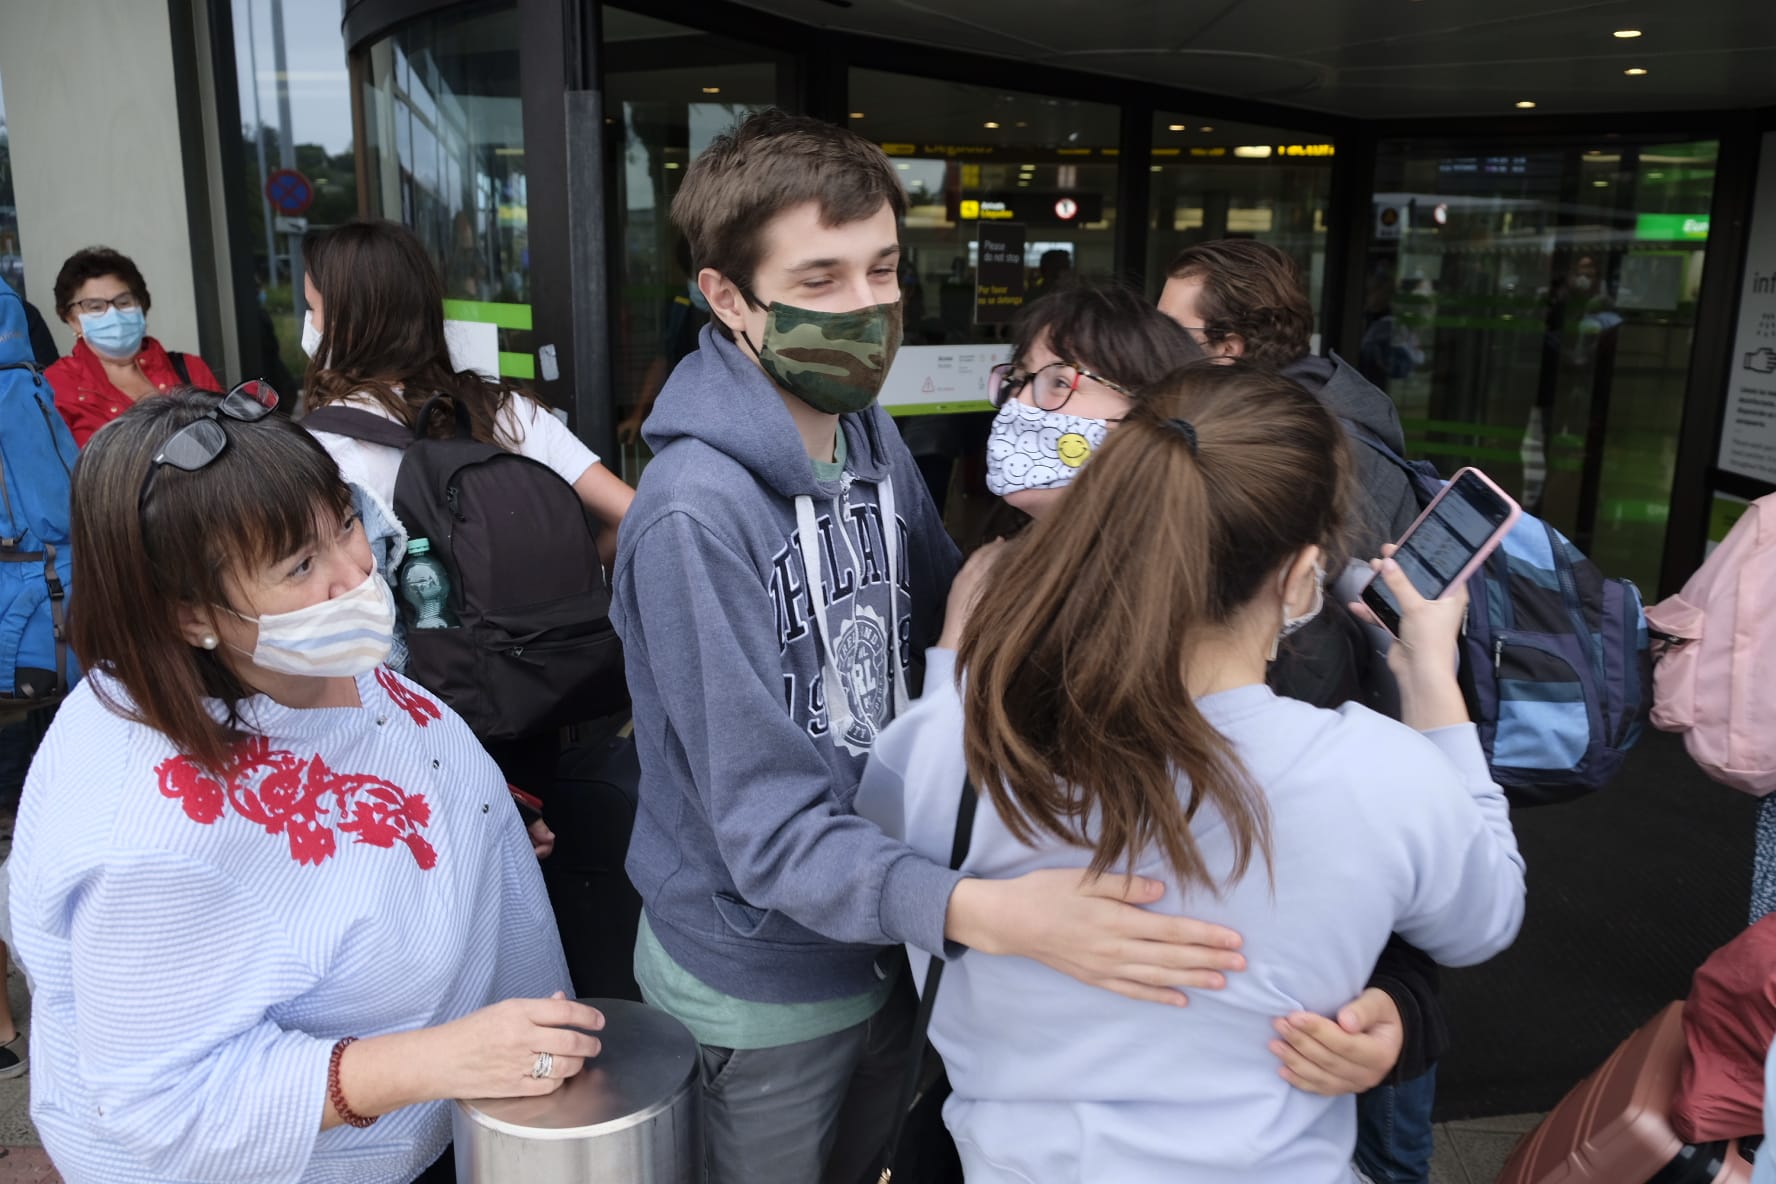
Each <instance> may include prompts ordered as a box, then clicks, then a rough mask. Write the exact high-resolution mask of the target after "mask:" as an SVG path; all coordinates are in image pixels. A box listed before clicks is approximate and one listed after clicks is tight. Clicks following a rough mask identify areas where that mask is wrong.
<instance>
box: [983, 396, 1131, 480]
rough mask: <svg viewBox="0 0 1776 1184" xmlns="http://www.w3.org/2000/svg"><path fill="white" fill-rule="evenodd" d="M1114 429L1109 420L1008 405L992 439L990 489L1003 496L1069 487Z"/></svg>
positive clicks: (995, 421)
mask: <svg viewBox="0 0 1776 1184" xmlns="http://www.w3.org/2000/svg"><path fill="white" fill-rule="evenodd" d="M1109 430H1110V421H1109V420H1107V419H1089V418H1087V417H1086V416H1083V415H1067V414H1065V413H1063V412H1060V411H1044V410H1043V409H1042V408H1040V407H1032V406H1030V405H1029V404H1028V403H1024V402H1020V401H1019V400H1017V399H1010V400H1007V401H1006V404H1005V406H1003V407H1001V408H999V414H998V415H995V416H994V417H993V429H992V431H991V432H990V433H989V434H988V436H987V488H988V489H990V490H992V491H993V493H995V494H996V495H998V496H999V497H1004V496H1005V495H1006V494H1008V493H1016V492H1018V491H1019V490H1022V489H1059V488H1061V487H1062V486H1065V485H1070V484H1072V482H1073V478H1074V476H1075V475H1077V474H1078V472H1079V470H1080V468H1081V467H1082V466H1083V465H1084V464H1085V462H1086V461H1087V460H1089V459H1090V458H1091V454H1092V453H1094V452H1096V451H1097V450H1098V449H1099V448H1101V447H1103V444H1104V436H1105V434H1106V433H1107V432H1109Z"/></svg>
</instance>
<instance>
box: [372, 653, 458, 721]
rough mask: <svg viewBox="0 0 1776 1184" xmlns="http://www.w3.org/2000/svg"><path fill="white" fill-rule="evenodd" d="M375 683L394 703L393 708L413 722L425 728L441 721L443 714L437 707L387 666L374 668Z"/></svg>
mask: <svg viewBox="0 0 1776 1184" xmlns="http://www.w3.org/2000/svg"><path fill="white" fill-rule="evenodd" d="M376 681H377V682H379V683H381V684H382V689H383V690H385V691H387V692H388V697H389V698H391V699H393V700H394V701H395V706H396V707H399V708H400V709H401V710H402V711H405V712H406V713H407V714H408V715H410V716H412V717H413V722H414V723H416V724H418V725H419V726H420V727H422V728H423V727H425V726H426V725H427V724H429V723H431V722H432V721H433V720H435V719H443V718H444V713H443V712H442V711H440V710H438V705H437V704H436V703H434V702H432V701H431V700H430V699H428V698H426V697H425V696H424V695H422V694H420V693H419V692H418V691H416V690H414V689H413V688H412V687H410V686H408V685H407V684H406V683H404V682H402V681H401V680H400V679H399V678H396V677H395V673H394V671H392V670H390V669H389V668H388V667H387V666H378V667H377V668H376Z"/></svg>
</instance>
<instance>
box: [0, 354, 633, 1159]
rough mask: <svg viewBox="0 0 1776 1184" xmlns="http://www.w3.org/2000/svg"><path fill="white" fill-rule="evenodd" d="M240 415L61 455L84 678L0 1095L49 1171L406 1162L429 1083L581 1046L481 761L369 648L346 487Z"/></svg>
mask: <svg viewBox="0 0 1776 1184" xmlns="http://www.w3.org/2000/svg"><path fill="white" fill-rule="evenodd" d="M273 398H275V397H273ZM268 410H269V407H268V406H267V401H266V399H265V398H264V397H263V394H262V393H261V391H260V390H259V389H257V388H256V385H249V386H246V387H242V388H237V389H236V390H235V391H234V392H232V393H230V394H229V395H228V396H226V397H225V398H222V399H220V400H218V399H217V398H216V397H215V396H212V395H202V394H198V393H194V392H188V393H175V394H173V395H169V396H168V397H165V398H161V399H150V400H144V401H143V402H142V403H140V404H138V405H137V406H136V407H134V408H131V409H130V410H129V411H128V412H126V413H125V414H124V415H123V416H121V417H120V418H119V419H117V420H116V421H115V422H114V423H112V424H111V425H109V426H108V427H107V428H106V429H105V430H104V431H103V432H100V433H98V434H97V435H96V436H95V437H94V439H93V441H92V443H91V444H90V445H89V446H88V447H87V449H86V451H85V452H84V453H83V454H82V458H81V461H80V464H79V466H78V468H77V469H76V472H75V479H74V493H73V539H74V546H75V548H76V553H77V555H78V560H77V565H78V566H77V570H78V572H79V585H78V591H77V592H76V593H75V594H74V595H73V597H72V599H71V606H70V607H71V611H70V622H69V623H70V627H71V637H72V641H73V645H74V649H75V652H76V654H77V655H78V657H79V659H80V662H81V665H82V667H83V668H84V669H86V670H87V671H89V674H88V676H87V678H86V680H85V681H84V682H83V683H82V684H81V685H80V686H79V687H78V688H77V689H76V690H75V691H74V692H73V694H72V695H70V696H69V698H68V700H67V702H66V703H65V704H64V706H63V707H62V709H61V712H60V713H59V715H58V717H57V719H56V722H55V724H54V726H53V727H52V728H51V729H50V732H49V734H48V736H47V737H46V739H45V741H44V744H43V747H42V750H41V752H40V753H39V755H38V757H37V760H36V763H35V765H34V766H33V767H32V770H31V774H30V777H29V779H28V781H27V783H26V788H25V793H24V799H23V803H22V806H21V809H20V813H19V818H18V827H17V837H16V840H15V846H14V848H13V854H12V861H11V865H10V871H11V882H12V901H11V916H12V924H13V931H14V935H15V939H16V949H17V953H18V956H19V960H20V961H21V962H22V963H23V964H24V966H25V968H26V970H27V972H28V973H29V975H30V976H31V979H32V984H33V989H34V992H35V1003H34V1012H33V1020H34V1026H33V1030H32V1033H31V1043H32V1048H31V1056H32V1061H33V1068H34V1070H35V1073H34V1078H35V1079H34V1081H33V1083H32V1084H33V1088H32V1098H31V1116H32V1118H33V1119H34V1120H35V1121H36V1123H37V1126H38V1129H39V1131H40V1132H41V1133H42V1136H43V1141H44V1145H45V1146H46V1147H47V1148H48V1149H49V1152H50V1155H51V1157H52V1158H53V1159H54V1160H55V1163H56V1166H57V1168H58V1169H59V1170H60V1171H61V1173H62V1176H63V1177H64V1178H65V1179H67V1180H68V1181H70V1182H71V1184H84V1182H86V1181H130V1182H131V1184H139V1182H142V1181H151V1180H169V1181H170V1180H179V1181H229V1182H230V1184H240V1182H245V1181H268V1182H269V1181H341V1182H343V1181H352V1182H353V1184H360V1182H367V1181H376V1182H380V1181H389V1182H395V1181H401V1182H405V1181H411V1180H414V1179H415V1178H416V1177H419V1176H420V1175H421V1173H424V1172H426V1171H427V1168H428V1165H433V1164H434V1161H436V1160H438V1158H439V1156H440V1154H441V1153H442V1152H443V1150H444V1147H445V1144H446V1143H447V1142H448V1140H449V1128H450V1120H449V1113H448V1108H447V1107H448V1103H447V1102H446V1101H445V1099H449V1098H457V1097H487V1096H515V1095H524V1094H540V1093H546V1092H549V1091H550V1090H553V1089H556V1088H558V1087H559V1086H560V1084H561V1081H562V1080H563V1079H564V1078H566V1077H568V1076H571V1075H572V1074H574V1073H575V1072H577V1071H578V1070H579V1068H580V1066H581V1064H582V1061H583V1059H584V1058H586V1057H589V1056H592V1055H595V1054H596V1052H597V1050H598V1047H599V1045H598V1040H597V1038H596V1037H594V1036H593V1035H591V1034H590V1033H591V1032H592V1031H594V1030H596V1029H598V1028H600V1027H602V1025H603V1019H602V1017H601V1016H600V1015H599V1014H598V1013H597V1012H596V1011H594V1010H593V1009H591V1008H588V1007H585V1006H583V1005H581V1004H578V1003H574V1002H572V1001H570V1000H569V999H567V998H565V997H564V996H563V992H564V991H566V990H567V989H568V987H569V983H568V976H567V969H566V966H565V964H564V963H563V961H562V956H561V945H560V941H559V939H558V937H557V935H556V933H555V928H554V924H553V921H552V919H551V917H550V914H549V908H548V902H547V898H546V896H545V895H544V892H543V885H542V878H541V876H540V875H539V873H538V870H537V864H536V858H535V856H534V854H533V853H532V850H531V844H530V841H529V839H528V837H527V836H526V834H525V830H524V826H523V824H522V823H521V822H520V820H519V817H518V814H517V811H516V809H515V808H514V806H513V804H512V801H511V799H510V797H509V796H508V794H507V792H506V786H505V783H504V781H503V779H502V778H501V777H500V775H499V771H498V770H497V769H496V768H495V766H494V764H493V762H492V761H491V760H490V759H489V758H488V757H487V755H486V754H485V753H484V752H483V751H482V750H481V747H480V745H479V744H477V743H476V741H475V738H474V737H473V736H472V735H471V734H470V733H469V730H468V729H467V727H465V726H464V725H463V723H462V722H461V721H460V720H459V719H458V718H457V717H456V716H455V715H454V714H452V713H451V711H450V709H449V708H448V707H444V706H442V705H441V704H439V703H438V702H437V701H436V700H434V699H433V698H431V697H430V696H429V695H427V694H425V693H424V692H423V691H421V690H420V689H419V688H418V687H416V686H414V685H413V684H411V683H409V682H407V681H406V680H405V679H402V678H401V677H400V676H398V675H396V674H394V673H392V672H391V671H389V670H387V669H386V668H384V667H383V666H382V665H381V663H382V659H383V657H384V656H385V655H386V654H387V652H388V647H389V644H390V634H391V628H392V625H393V622H394V605H393V600H392V598H391V596H390V593H389V590H388V587H387V586H386V585H385V584H384V583H383V581H382V578H381V577H380V575H378V574H377V572H376V571H375V568H374V564H373V562H372V560H371V555H370V549H369V546H368V544H367V543H366V541H365V539H364V533H363V530H362V528H361V526H360V525H359V523H358V521H357V518H356V516H355V515H354V514H353V513H352V511H351V500H350V497H349V494H348V492H347V488H346V486H345V485H344V484H343V483H342V482H341V480H340V477H339V472H338V469H337V468H336V467H335V465H334V463H333V461H332V460H331V459H330V458H329V457H328V455H327V453H326V452H325V450H323V449H322V448H321V447H320V445H319V444H317V443H315V441H314V440H313V439H312V438H311V437H310V436H309V435H308V434H307V433H306V432H304V431H303V430H302V429H301V428H299V427H296V426H294V425H293V424H291V423H290V422H289V421H288V420H287V419H285V418H283V417H281V416H270V415H267V414H266V412H267V411H268ZM437 1167H438V1170H440V1171H447V1170H448V1165H445V1164H438V1165H437Z"/></svg>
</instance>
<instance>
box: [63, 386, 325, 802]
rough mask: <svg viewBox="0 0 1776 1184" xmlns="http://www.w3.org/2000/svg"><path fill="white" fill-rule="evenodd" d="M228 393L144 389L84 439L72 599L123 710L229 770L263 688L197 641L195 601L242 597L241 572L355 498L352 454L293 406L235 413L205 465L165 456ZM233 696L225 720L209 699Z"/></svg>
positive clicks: (305, 537) (82, 643)
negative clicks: (340, 452)
mask: <svg viewBox="0 0 1776 1184" xmlns="http://www.w3.org/2000/svg"><path fill="white" fill-rule="evenodd" d="M217 402H218V398H217V396H215V395H213V394H206V393H202V392H198V391H193V390H190V389H189V388H182V389H180V390H175V391H171V392H169V393H168V394H166V395H164V396H162V397H160V398H154V399H143V400H142V401H141V402H139V403H137V404H136V405H135V406H133V407H131V408H130V409H129V410H128V411H125V412H124V413H123V414H122V415H120V416H118V417H117V419H115V420H114V421H112V422H111V423H110V424H107V425H106V427H105V430H104V431H102V432H99V433H97V434H96V435H94V436H93V438H92V442H91V443H89V444H88V445H87V446H86V447H85V448H83V449H81V450H80V459H79V461H78V463H76V464H75V466H74V488H73V496H72V506H71V508H72V514H73V532H72V535H73V539H72V541H73V547H74V578H75V582H76V583H75V586H76V587H77V588H78V589H79V591H78V592H77V593H76V594H75V595H73V596H71V597H70V598H69V600H68V628H69V634H70V636H71V638H72V640H73V644H74V653H75V655H76V656H77V657H78V658H79V659H80V664H81V666H82V667H84V668H85V669H87V670H103V671H104V672H106V673H107V674H109V675H110V676H111V677H112V678H115V679H116V680H117V682H118V683H119V684H120V685H121V686H122V688H123V691H124V693H125V694H126V695H127V696H128V702H127V703H126V702H123V701H121V700H120V699H119V698H118V697H117V696H116V695H113V694H111V693H110V691H109V690H108V688H107V687H106V685H105V683H104V681H103V680H100V681H96V682H94V684H93V687H94V690H95V691H96V692H97V694H98V695H99V698H100V699H101V700H103V701H104V702H105V705H106V706H107V707H109V708H110V709H111V710H112V711H114V712H116V713H117V714H119V715H122V716H124V717H125V718H127V719H132V720H134V721H135V722H137V723H142V724H146V725H147V726H149V727H151V728H153V729H154V730H155V731H157V732H160V733H162V734H163V735H165V736H166V738H167V739H168V740H170V741H171V742H172V744H173V747H174V748H176V749H178V750H179V751H180V752H182V753H185V754H186V755H188V756H190V757H192V758H193V759H194V760H196V761H197V762H198V763H199V764H200V765H202V766H203V767H204V768H206V769H208V770H210V771H211V772H213V773H218V774H220V773H221V772H222V771H223V770H224V769H225V768H226V767H227V764H228V756H229V749H230V747H231V745H232V744H233V743H234V742H235V741H236V740H238V739H239V738H240V736H241V734H242V730H241V724H240V718H239V715H238V709H239V705H240V703H241V701H242V700H243V699H246V698H248V697H249V696H251V695H252V694H253V693H254V692H253V691H252V690H250V689H249V688H248V687H246V686H245V685H243V684H242V683H241V681H240V680H239V679H238V678H236V677H235V675H234V672H233V671H232V670H230V669H229V667H228V665H227V663H225V662H224V661H223V660H222V658H221V656H220V655H219V654H217V653H216V652H214V651H209V650H202V649H198V648H197V647H195V646H193V645H192V644H191V643H190V642H189V641H188V640H187V639H186V637H185V635H184V632H183V631H182V630H181V628H180V624H179V609H180V606H181V605H198V606H224V607H226V606H228V605H229V604H230V596H229V589H228V577H229V576H230V575H233V574H236V573H241V572H246V571H250V570H252V569H253V568H256V567H259V566H261V565H263V564H265V563H269V562H272V561H273V560H276V559H281V558H283V557H284V556H286V555H290V554H293V553H295V552H296V551H298V550H300V549H301V548H302V547H304V546H305V545H309V544H311V543H313V542H314V541H315V539H314V536H315V531H316V527H317V523H318V522H320V521H321V520H322V519H323V516H324V515H328V514H331V513H337V514H338V515H339V516H340V517H341V518H343V516H344V515H345V514H346V513H347V512H348V511H349V509H350V506H351V494H350V492H349V491H348V490H347V489H346V487H345V484H344V482H343V481H341V480H340V478H339V468H338V466H337V465H335V464H334V463H333V458H332V457H330V456H328V455H327V452H326V450H325V449H323V448H322V447H321V446H320V444H319V442H317V441H316V440H315V438H314V437H313V436H311V435H309V434H308V433H307V432H305V431H303V430H302V428H300V427H298V426H296V425H295V424H293V423H291V422H290V421H289V420H288V419H286V418H285V417H284V416H281V415H273V416H267V417H266V418H264V419H261V420H259V421H258V422H257V423H250V424H249V423H241V422H239V421H238V420H234V419H230V418H228V417H227V416H221V417H219V418H218V420H217V422H218V423H220V424H221V425H222V430H223V431H224V432H225V433H227V436H228V444H227V446H226V447H224V448H223V449H222V451H221V452H220V453H219V454H218V455H217V457H216V459H215V460H213V461H211V462H210V463H209V464H207V465H205V466H204V467H203V468H201V469H197V470H195V471H192V472H185V471H184V470H182V469H178V468H175V467H173V466H171V465H159V466H154V471H153V484H152V485H151V486H146V488H147V490H148V497H147V500H146V501H145V502H144V501H142V500H141V499H142V493H143V489H144V487H145V483H146V480H147V478H148V475H149V472H150V466H151V465H153V457H154V455H155V454H156V453H157V452H159V451H160V449H161V447H162V446H163V445H164V444H165V443H166V441H167V440H169V439H170V438H171V437H172V436H173V434H174V433H175V432H177V431H179V429H181V428H183V427H185V426H186V425H187V424H190V423H192V422H194V421H196V420H197V419H199V418H201V417H202V416H203V415H204V413H205V412H207V411H209V410H210V409H212V408H214V407H215V406H216V404H217ZM206 699H207V700H217V701H220V702H221V703H222V704H223V707H224V718H223V719H222V720H220V721H218V720H217V719H216V718H215V717H214V716H213V715H212V714H211V713H210V708H209V706H208V705H207V704H206V703H205V700H206Z"/></svg>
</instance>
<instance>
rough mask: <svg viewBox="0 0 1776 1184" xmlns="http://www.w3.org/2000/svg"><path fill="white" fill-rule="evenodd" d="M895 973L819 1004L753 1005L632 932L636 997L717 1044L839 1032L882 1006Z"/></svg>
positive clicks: (643, 933) (649, 933)
mask: <svg viewBox="0 0 1776 1184" xmlns="http://www.w3.org/2000/svg"><path fill="white" fill-rule="evenodd" d="M896 977H897V976H896V975H893V974H889V975H886V976H885V977H884V978H883V979H882V981H881V982H880V983H879V984H877V986H876V987H875V988H874V989H873V990H870V991H866V992H864V993H863V994H861V995H852V996H850V997H848V998H845V999H828V1000H823V1001H821V1002H819V1003H755V1002H754V1001H753V1000H751V999H737V998H735V997H734V996H732V995H724V994H723V993H722V992H720V991H718V990H716V989H715V988H714V987H712V986H710V985H709V984H707V983H705V982H704V981H703V980H702V979H700V978H698V977H697V976H696V975H694V974H692V973H691V972H690V971H688V970H686V969H685V968H684V967H682V966H680V965H679V964H678V963H677V962H675V961H673V960H672V955H671V954H668V953H667V952H666V950H665V948H664V947H662V946H661V945H660V942H659V939H658V938H656V937H655V936H654V931H653V929H652V928H651V927H650V926H649V925H648V920H647V916H646V914H643V915H642V918H641V929H640V931H639V932H638V933H637V934H636V935H635V981H636V982H637V983H639V984H640V985H641V997H642V998H643V999H645V1000H646V1001H647V1002H648V1004H649V1005H650V1006H653V1007H658V1008H659V1009H660V1010H661V1011H664V1012H666V1013H667V1014H669V1015H672V1016H674V1017H676V1018H677V1019H678V1021H679V1022H680V1023H682V1024H683V1025H684V1026H685V1027H687V1028H689V1029H690V1030H691V1035H693V1036H695V1037H696V1038H697V1041H698V1043H700V1044H711V1045H714V1046H715V1047H717V1048H782V1047H783V1046H784V1045H786V1044H800V1043H801V1042H802V1041H804V1040H814V1039H816V1038H818V1037H821V1036H830V1035H832V1034H833V1033H834V1032H843V1031H844V1030H845V1029H846V1028H850V1027H854V1026H855V1025H857V1024H861V1023H862V1022H863V1021H865V1020H867V1019H869V1018H870V1017H871V1016H873V1015H875V1014H876V1012H878V1011H880V1010H882V1005H883V1004H884V1003H887V1002H888V996H889V994H890V993H891V992H892V991H893V990H894V980H895V978H896Z"/></svg>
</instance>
